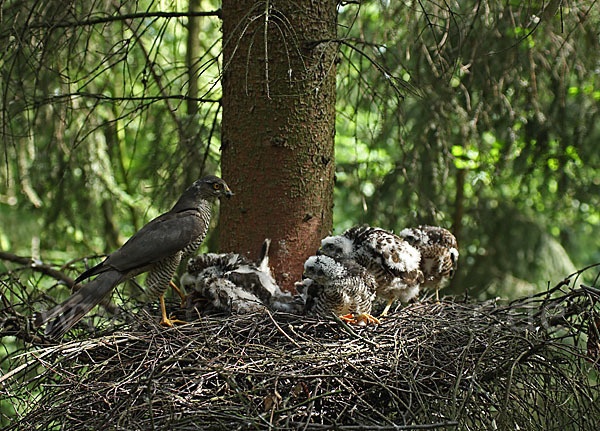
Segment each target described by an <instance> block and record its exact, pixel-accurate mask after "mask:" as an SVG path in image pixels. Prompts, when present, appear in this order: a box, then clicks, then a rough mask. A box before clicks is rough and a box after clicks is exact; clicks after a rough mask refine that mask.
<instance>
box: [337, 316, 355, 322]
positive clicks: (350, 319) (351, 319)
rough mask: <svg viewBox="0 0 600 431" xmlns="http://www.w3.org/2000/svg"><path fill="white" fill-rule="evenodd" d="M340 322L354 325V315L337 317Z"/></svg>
mask: <svg viewBox="0 0 600 431" xmlns="http://www.w3.org/2000/svg"><path fill="white" fill-rule="evenodd" d="M339 318H340V320H343V321H344V322H348V323H356V319H355V318H354V315H352V314H346V315H344V316H339Z"/></svg>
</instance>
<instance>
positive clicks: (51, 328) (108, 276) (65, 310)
mask: <svg viewBox="0 0 600 431" xmlns="http://www.w3.org/2000/svg"><path fill="white" fill-rule="evenodd" d="M123 279H124V277H123V274H122V273H121V272H119V271H115V270H112V271H107V272H103V273H102V274H100V275H99V276H98V277H96V278H95V279H94V280H92V281H90V282H89V283H87V284H86V285H85V286H83V287H82V288H81V289H79V290H78V291H77V292H75V293H74V294H73V295H71V297H69V298H68V299H67V300H66V301H65V302H63V303H62V304H59V305H57V306H56V307H54V308H51V309H50V310H47V311H42V312H40V313H37V314H36V316H35V323H34V324H35V326H36V327H38V328H39V327H40V326H42V325H43V324H44V323H46V322H48V321H50V320H51V319H53V320H52V321H50V323H48V325H47V326H46V329H45V331H44V333H45V334H46V335H47V336H49V337H51V338H60V337H62V336H63V335H64V334H65V333H66V332H67V331H68V330H69V329H71V328H72V327H73V325H75V324H76V323H77V322H79V321H80V320H81V319H82V318H83V316H85V315H86V314H87V313H88V312H89V311H90V310H91V309H92V308H94V306H96V305H97V304H98V303H99V302H100V301H102V299H103V298H104V297H105V296H106V295H108V294H109V293H110V292H111V291H112V289H113V288H115V287H116V286H117V285H118V284H119V283H121V281H123Z"/></svg>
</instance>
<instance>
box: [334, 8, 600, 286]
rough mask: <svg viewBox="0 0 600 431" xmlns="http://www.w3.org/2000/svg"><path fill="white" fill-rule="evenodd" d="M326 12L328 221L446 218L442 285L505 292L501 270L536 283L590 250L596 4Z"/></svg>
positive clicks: (594, 196)
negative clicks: (336, 51)
mask: <svg viewBox="0 0 600 431" xmlns="http://www.w3.org/2000/svg"><path fill="white" fill-rule="evenodd" d="M543 8H544V9H543ZM341 16H342V18H341V19H340V21H341V22H352V23H353V25H352V26H351V27H350V28H349V30H347V33H346V34H344V36H345V37H346V38H347V40H349V41H350V45H352V47H349V46H347V45H343V46H342V47H341V56H342V58H343V61H342V62H341V64H340V66H339V67H338V76H339V79H338V88H339V98H338V109H339V111H340V112H342V113H343V115H338V124H337V151H336V156H337V163H338V187H337V200H336V203H337V205H338V206H337V207H336V209H337V211H338V213H337V214H336V216H337V223H336V225H337V226H338V227H340V228H344V227H347V226H348V225H350V224H353V223H356V222H366V223H371V224H378V225H381V226H383V227H387V228H392V229H401V228H402V227H404V226H406V225H410V224H416V223H436V224H441V225H444V226H446V227H449V228H452V229H453V230H454V231H455V232H456V233H457V235H458V237H459V245H460V247H461V250H460V251H461V260H460V264H459V266H460V268H459V274H458V277H457V280H456V281H455V283H454V286H455V287H456V289H457V292H458V291H462V290H463V289H464V288H465V287H467V288H470V289H471V290H475V291H481V290H482V289H484V290H485V288H486V286H488V287H489V289H488V291H487V294H488V295H495V294H499V295H500V296H506V295H507V294H509V295H510V294H511V293H514V292H507V291H506V290H504V291H503V290H498V289H495V288H493V287H494V286H499V285H501V284H502V283H503V280H506V279H513V280H517V279H518V280H523V282H524V283H533V285H537V286H539V288H542V287H543V286H544V285H545V284H546V281H548V280H549V279H551V280H552V281H557V279H560V278H562V277H563V276H564V275H566V274H565V273H564V272H563V271H567V272H568V271H571V270H572V268H573V267H574V266H573V265H575V266H578V267H582V266H584V265H586V264H589V263H592V262H596V261H598V259H599V258H600V253H599V251H598V250H600V247H599V243H598V239H597V238H598V237H600V235H599V233H600V232H599V230H600V229H599V227H598V221H599V216H600V212H599V210H598V208H600V206H599V204H600V202H599V198H598V197H599V196H600V195H599V193H598V192H599V191H600V180H599V178H600V173H599V171H598V167H600V153H599V152H598V151H597V142H598V140H599V138H600V126H599V124H600V122H598V106H599V105H598V103H597V101H598V96H597V93H598V88H599V87H598V82H599V81H598V69H597V64H598V58H599V57H598V56H599V53H600V50H599V46H598V45H599V43H598V39H597V37H595V36H594V34H596V30H594V29H595V28H596V27H597V23H598V18H599V17H600V16H599V13H598V10H597V8H593V7H591V5H590V4H588V3H587V2H571V3H569V7H568V8H567V7H564V5H563V6H561V7H560V8H559V4H558V2H550V4H546V3H541V2H538V3H535V2H513V3H511V4H509V5H506V4H504V3H501V2H483V3H482V2H470V1H468V2H452V3H444V4H439V3H433V2H418V3H417V2H409V3H406V2H367V3H366V4H365V3H364V2H361V5H360V7H358V6H357V7H353V6H350V5H348V6H346V7H345V8H344V10H343V11H342V15H341ZM398 23H402V24H401V25H398ZM358 49H361V50H364V51H365V52H366V53H367V54H368V55H369V56H370V57H371V59H367V58H365V57H364V56H360V55H356V50H358ZM372 59H375V60H376V61H377V62H378V63H379V64H380V65H381V66H382V67H383V68H384V69H385V71H386V72H385V73H383V72H382V71H381V70H380V69H377V68H374V67H372V66H371V61H372ZM350 82H352V83H353V85H352V86H350V85H349V83H350ZM390 82H396V83H397V87H399V88H400V89H401V94H398V93H394V91H392V87H391V85H390ZM398 83H400V84H401V85H400V84H398ZM401 96H403V98H402V97H401ZM349 219H350V221H349ZM573 262H574V264H573Z"/></svg>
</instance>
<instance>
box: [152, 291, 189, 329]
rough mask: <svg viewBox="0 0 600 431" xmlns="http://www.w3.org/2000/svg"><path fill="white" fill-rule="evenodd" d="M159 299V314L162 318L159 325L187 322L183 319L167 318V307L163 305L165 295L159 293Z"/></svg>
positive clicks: (171, 325)
mask: <svg viewBox="0 0 600 431" xmlns="http://www.w3.org/2000/svg"><path fill="white" fill-rule="evenodd" d="M159 300H160V314H161V316H162V318H161V320H160V324H161V325H163V326H170V327H173V324H175V323H187V322H184V321H183V320H177V319H170V318H168V317H167V307H166V306H165V296H164V295H160V299H159Z"/></svg>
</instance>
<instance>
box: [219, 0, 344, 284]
mask: <svg viewBox="0 0 600 431" xmlns="http://www.w3.org/2000/svg"><path fill="white" fill-rule="evenodd" d="M222 11H223V63H224V67H223V69H224V75H223V120H222V157H221V170H222V174H223V178H224V179H225V180H226V181H227V182H228V183H229V184H230V186H231V188H232V190H233V191H234V192H235V193H236V195H235V196H234V197H233V198H232V199H231V200H230V201H228V202H225V203H224V205H223V207H222V210H221V220H220V246H221V249H222V250H224V251H237V252H240V253H244V254H247V255H249V256H250V257H252V258H255V257H256V256H257V254H258V252H259V251H260V247H261V244H262V242H263V240H264V238H266V237H268V238H271V239H272V246H271V251H270V258H271V260H270V262H271V265H272V267H273V269H274V272H275V276H276V278H277V281H278V283H279V285H280V286H282V287H283V288H284V289H287V290H292V289H293V283H294V281H297V280H298V279H300V277H301V274H302V270H303V263H304V261H305V259H306V258H307V257H308V256H310V255H312V254H314V253H315V251H316V250H317V248H318V246H319V241H320V239H321V238H322V237H323V236H325V235H327V234H328V232H329V231H330V230H331V224H332V210H333V178H334V135H335V58H336V51H337V50H336V45H335V44H334V43H327V42H323V43H315V41H322V40H331V39H335V37H336V13H337V11H336V1H335V0H321V1H303V2H291V1H286V0H271V1H268V0H267V1H262V2H256V1H251V0H223V7H222ZM265 36H266V42H265ZM311 42H312V43H311Z"/></svg>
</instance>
